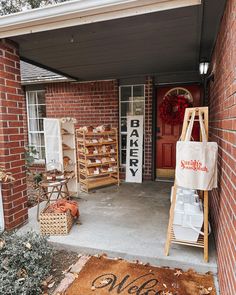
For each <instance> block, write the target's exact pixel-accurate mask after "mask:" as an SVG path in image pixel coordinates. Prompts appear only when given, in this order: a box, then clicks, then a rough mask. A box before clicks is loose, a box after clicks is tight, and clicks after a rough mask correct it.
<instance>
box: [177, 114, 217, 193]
mask: <svg viewBox="0 0 236 295" xmlns="http://www.w3.org/2000/svg"><path fill="white" fill-rule="evenodd" d="M194 118H195V112H193V113H192V116H191V120H190V122H189V125H188V128H187V131H186V137H185V140H184V141H177V146H176V170H175V180H176V184H177V185H178V186H182V187H186V188H190V189H199V190H207V191H208V190H212V189H213V188H216V187H217V155H218V145H217V143H216V142H207V138H206V131H205V126H204V123H203V119H202V114H201V113H200V112H199V123H200V130H201V134H202V142H198V141H190V139H191V134H192V129H193V124H194Z"/></svg>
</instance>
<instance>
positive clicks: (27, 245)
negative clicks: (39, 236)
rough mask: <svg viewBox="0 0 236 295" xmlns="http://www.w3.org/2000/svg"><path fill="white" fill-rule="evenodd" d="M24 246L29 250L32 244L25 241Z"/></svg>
mask: <svg viewBox="0 0 236 295" xmlns="http://www.w3.org/2000/svg"><path fill="white" fill-rule="evenodd" d="M25 247H26V248H27V249H29V250H31V248H32V246H31V244H30V243H29V242H27V243H25Z"/></svg>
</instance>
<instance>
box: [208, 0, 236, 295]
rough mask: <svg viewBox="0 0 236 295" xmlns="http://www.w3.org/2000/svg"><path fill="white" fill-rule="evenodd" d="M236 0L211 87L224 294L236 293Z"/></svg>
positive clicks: (214, 198) (214, 204)
mask: <svg viewBox="0 0 236 295" xmlns="http://www.w3.org/2000/svg"><path fill="white" fill-rule="evenodd" d="M235 11H236V0H229V1H228V2H227V7H226V10H225V14H224V17H223V20H222V23H221V28H220V31H219V34H218V38H217V42H216V46H215V50H214V54H213V59H212V66H213V68H215V81H214V83H211V87H210V138H211V140H213V141H217V142H218V144H219V158H218V172H219V178H218V189H216V190H214V191H213V192H212V193H211V195H210V202H211V203H210V213H211V219H212V224H213V229H214V236H215V241H216V248H217V255H218V270H219V283H220V289H221V294H222V295H230V294H232V295H233V294H236V293H235V292H236V169H235V167H236V68H235V66H236V50H235V44H236V33H235V32H236V21H235Z"/></svg>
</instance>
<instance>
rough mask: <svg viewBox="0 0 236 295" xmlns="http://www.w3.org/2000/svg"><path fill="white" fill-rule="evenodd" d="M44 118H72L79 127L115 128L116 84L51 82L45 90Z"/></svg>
mask: <svg viewBox="0 0 236 295" xmlns="http://www.w3.org/2000/svg"><path fill="white" fill-rule="evenodd" d="M46 105H47V117H57V118H60V117H65V116H68V117H73V118H76V119H77V120H78V124H77V125H78V126H87V125H93V126H96V125H101V124H111V125H112V126H113V127H118V116H119V99H118V84H117V81H115V80H112V81H94V82H87V83H54V84H49V85H47V87H46Z"/></svg>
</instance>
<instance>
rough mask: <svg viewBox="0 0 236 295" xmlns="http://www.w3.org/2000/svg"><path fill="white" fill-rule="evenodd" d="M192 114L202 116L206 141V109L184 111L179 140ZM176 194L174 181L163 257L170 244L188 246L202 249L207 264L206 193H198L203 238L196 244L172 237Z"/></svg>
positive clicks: (183, 136)
mask: <svg viewBox="0 0 236 295" xmlns="http://www.w3.org/2000/svg"><path fill="white" fill-rule="evenodd" d="M193 112H195V114H196V116H198V114H199V113H201V114H202V117H203V122H204V126H205V130H206V136H207V140H208V107H199V108H187V109H186V110H185V115H184V122H183V128H182V133H181V137H180V140H184V139H185V136H186V132H187V128H188V124H189V121H190V118H191V116H192V114H193ZM195 118H196V117H195ZM195 121H196V119H195ZM200 138H201V137H200ZM176 192H177V185H176V181H175V183H174V187H173V194H172V203H171V207H170V217H169V224H168V230H167V239H166V245H165V255H166V256H168V255H169V250H170V245H171V243H173V244H181V245H188V246H193V247H199V248H203V249H204V261H205V262H208V191H200V197H201V198H202V199H203V204H204V205H203V210H204V213H203V214H204V236H202V235H199V238H198V240H197V242H188V241H182V240H177V239H176V238H175V236H174V232H173V221H174V210H175V205H176Z"/></svg>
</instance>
